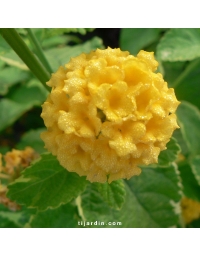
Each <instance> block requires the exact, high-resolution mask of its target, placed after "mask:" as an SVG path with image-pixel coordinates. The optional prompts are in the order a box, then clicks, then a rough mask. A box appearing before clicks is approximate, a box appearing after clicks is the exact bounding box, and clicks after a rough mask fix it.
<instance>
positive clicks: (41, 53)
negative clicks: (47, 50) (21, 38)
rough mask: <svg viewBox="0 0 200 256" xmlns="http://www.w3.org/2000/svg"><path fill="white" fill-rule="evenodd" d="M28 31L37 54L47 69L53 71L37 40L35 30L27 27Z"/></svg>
mask: <svg viewBox="0 0 200 256" xmlns="http://www.w3.org/2000/svg"><path fill="white" fill-rule="evenodd" d="M26 30H27V32H28V35H29V37H30V39H31V42H32V43H33V45H34V46H35V50H36V53H37V56H38V58H39V59H40V61H41V62H42V64H43V65H44V66H45V67H46V69H47V70H48V71H49V72H50V73H52V72H53V71H52V69H51V67H50V65H49V62H48V61H47V59H46V57H45V55H44V52H43V50H42V48H41V46H40V44H39V42H38V40H37V38H36V37H35V35H34V33H33V31H32V30H31V29H30V28H26Z"/></svg>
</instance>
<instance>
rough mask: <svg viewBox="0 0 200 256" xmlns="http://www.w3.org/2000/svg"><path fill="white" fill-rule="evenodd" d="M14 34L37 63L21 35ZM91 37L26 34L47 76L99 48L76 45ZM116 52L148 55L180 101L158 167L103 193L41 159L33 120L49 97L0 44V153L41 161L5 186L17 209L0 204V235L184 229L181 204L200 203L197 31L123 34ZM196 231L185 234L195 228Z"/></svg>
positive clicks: (103, 187) (96, 43)
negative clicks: (11, 231)
mask: <svg viewBox="0 0 200 256" xmlns="http://www.w3.org/2000/svg"><path fill="white" fill-rule="evenodd" d="M2 30H3V29H1V32H2ZM16 30H17V32H18V33H19V34H20V36H21V38H22V39H23V41H24V42H25V44H26V45H27V46H28V48H29V49H30V50H31V52H33V53H34V56H37V58H39V59H40V53H39V52H38V50H37V47H35V45H34V44H33V40H32V39H31V37H30V34H29V33H28V32H27V30H26V29H16ZM94 31H95V29H84V28H77V29H72V28H66V29H63V28H62V29H44V28H43V29H42V28H38V29H32V31H31V32H32V33H33V34H34V35H35V37H36V39H37V41H38V42H39V45H40V47H41V49H42V52H43V54H44V56H45V58H46V60H47V62H48V64H49V70H53V71H56V70H57V69H58V67H59V66H60V65H64V64H65V63H67V62H68V61H69V59H70V57H74V56H77V55H79V54H80V53H82V52H86V53H88V52H90V51H91V50H93V49H96V48H101V49H104V48H105V45H104V43H103V40H102V39H101V38H100V37H97V36H92V37H90V39H88V40H83V38H84V36H85V35H89V34H91V33H93V32H94ZM2 35H3V33H2ZM119 47H120V48H121V49H122V50H128V51H129V52H130V53H131V54H133V55H136V54H137V53H138V51H139V50H140V49H143V50H147V51H154V53H155V56H156V59H157V60H158V61H159V63H160V66H159V70H158V72H161V73H162V74H163V76H164V79H165V80H166V81H167V82H168V86H169V87H173V88H174V89H175V93H176V96H177V99H178V100H179V101H181V104H180V106H179V107H178V110H177V116H178V123H179V126H180V129H179V130H176V131H175V132H174V134H173V138H172V139H171V141H170V142H169V143H168V144H167V150H165V151H162V153H161V154H160V156H159V162H158V164H156V165H150V166H148V167H142V174H141V175H140V176H138V177H132V178H131V179H130V180H128V181H127V180H118V181H114V182H112V183H111V184H110V185H109V184H107V183H106V184H99V183H92V184H91V183H90V182H88V181H86V180H85V178H84V177H81V178H80V177H79V176H78V175H76V174H74V173H69V172H67V171H66V170H65V169H64V168H63V167H61V166H60V165H59V163H58V161H57V159H56V158H55V157H53V156H52V155H51V154H49V153H47V152H45V150H44V145H43V142H42V141H41V139H40V133H41V131H43V130H44V129H45V127H44V124H43V122H42V120H41V118H40V113H41V104H42V103H43V102H44V101H45V99H46V97H47V95H48V90H47V89H46V88H45V87H44V86H43V85H42V83H41V82H40V81H39V80H38V79H37V78H36V77H35V76H34V75H33V74H32V72H30V70H29V68H28V67H27V65H26V63H25V62H24V61H22V60H21V59H20V58H19V57H18V55H17V54H16V53H15V51H14V50H13V49H12V48H11V47H10V46H9V44H8V43H7V42H6V40H5V39H4V38H3V36H0V139H1V141H0V152H1V153H5V152H7V151H9V150H11V149H12V148H16V149H24V148H25V147H26V146H31V147H32V148H34V149H35V150H36V151H37V152H38V153H39V154H41V157H40V159H39V160H37V161H35V162H34V163H33V164H32V165H31V166H30V167H28V168H27V169H26V170H24V171H23V172H22V173H21V176H20V177H19V178H18V179H17V180H15V182H13V183H12V184H10V185H9V191H8V193H7V196H8V197H9V198H10V199H11V200H13V201H16V202H17V203H18V204H19V205H21V206H22V207H21V210H19V211H16V212H12V211H10V210H9V209H7V208H6V207H5V206H3V205H1V204H0V227H1V228H10V227H15V228H23V227H32V228H37V227H43V228H54V227H57V228H85V227H90V228H94V227H101V228H110V227H111V228H114V227H117V228H119V227H120V228H143V227H145V228H153V227H154V228H157V227H161V228H166V227H179V228H183V227H187V225H185V223H184V221H183V218H182V209H181V199H182V197H184V196H186V197H188V198H191V199H193V200H196V201H199V202H200V132H199V127H200V112H199V109H200V99H199V97H200V29H192V28H184V29H182V28H180V29H175V28H172V29H160V28H159V29H158V28H148V29H146V28H138V29H137V28H127V29H126V28H123V29H121V30H120V35H119ZM40 60H41V59H40ZM44 66H45V65H44ZM48 74H49V73H48ZM180 156H181V157H180ZM3 182H4V181H3V180H2V183H3ZM91 222H93V223H94V222H95V225H94V224H93V225H92V224H91ZM102 222H104V225H101V223H102ZM117 222H118V223H120V225H118V224H117ZM81 223H82V224H83V223H85V224H86V225H85V226H84V225H80V224H81ZM199 223H200V220H199V221H198V220H197V221H194V222H193V223H192V224H190V225H189V226H190V227H191V226H192V227H200V226H199Z"/></svg>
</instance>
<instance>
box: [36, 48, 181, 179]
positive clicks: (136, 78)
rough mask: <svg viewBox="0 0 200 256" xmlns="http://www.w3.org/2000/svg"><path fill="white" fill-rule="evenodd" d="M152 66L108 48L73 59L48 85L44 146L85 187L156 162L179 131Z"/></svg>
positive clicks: (148, 56) (172, 100)
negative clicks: (84, 179)
mask: <svg viewBox="0 0 200 256" xmlns="http://www.w3.org/2000/svg"><path fill="white" fill-rule="evenodd" d="M157 66H158V63H157V61H156V60H155V59H154V54H153V52H145V51H140V52H139V53H138V55H137V57H134V56H132V55H130V54H129V52H127V51H121V50H120V49H111V48H107V49H105V50H100V49H97V50H96V51H92V52H90V53H89V54H85V53H83V54H81V55H80V56H78V57H75V58H72V59H71V60H70V62H69V63H68V64H66V65H65V68H64V67H62V66H61V67H60V68H59V69H58V71H57V72H56V73H54V74H52V77H51V79H50V81H49V82H48V83H47V85H48V86H50V87H52V90H51V93H50V95H49V96H48V98H47V100H46V101H45V103H44V104H43V106H42V108H43V110H42V114H41V116H42V118H43V119H44V123H45V125H46V127H47V131H46V132H44V133H42V134H41V138H42V139H43V141H44V142H45V147H46V148H47V149H48V150H49V151H50V152H51V153H52V154H53V155H56V156H57V158H58V160H59V162H60V164H61V165H62V166H64V167H65V168H66V169H67V170H68V171H70V172H76V173H78V174H79V175H80V176H87V179H88V180H89V181H91V182H102V183H103V182H105V181H107V180H108V182H109V183H110V182H112V181H113V180H117V179H121V178H126V179H129V178H131V177H132V176H133V175H139V174H140V172H141V169H140V168H139V167H138V165H140V164H145V165H148V164H151V163H156V162H157V160H158V155H159V153H160V151H161V150H164V149H166V143H167V142H168V141H169V140H170V137H171V136H172V133H173V131H174V130H175V129H176V128H178V125H177V122H176V115H175V114H174V112H175V110H176V108H177V106H178V105H179V102H178V101H177V99H176V97H175V94H174V90H173V89H172V88H170V89H169V88H168V87H167V83H166V82H165V81H164V80H163V77H162V75H161V74H160V73H157V74H156V73H155V72H154V71H155V70H156V68H157Z"/></svg>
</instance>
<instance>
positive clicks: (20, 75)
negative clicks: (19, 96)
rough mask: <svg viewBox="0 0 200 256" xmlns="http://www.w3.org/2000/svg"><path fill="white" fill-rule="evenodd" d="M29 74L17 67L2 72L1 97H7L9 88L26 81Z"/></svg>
mask: <svg viewBox="0 0 200 256" xmlns="http://www.w3.org/2000/svg"><path fill="white" fill-rule="evenodd" d="M28 77H29V73H28V72H26V71H22V70H20V69H18V68H15V67H7V68H4V69H3V70H1V72H0V95H5V94H6V93H7V92H8V90H9V88H10V87H11V86H12V85H14V84H17V83H19V82H21V81H24V80H26V79H27V78H28Z"/></svg>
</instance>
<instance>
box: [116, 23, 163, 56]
mask: <svg viewBox="0 0 200 256" xmlns="http://www.w3.org/2000/svg"><path fill="white" fill-rule="evenodd" d="M159 34H160V29H159V28H123V29H122V30H121V33H120V47H121V49H122V50H124V51H129V52H130V53H131V54H134V55H135V54H137V53H138V52H139V51H140V50H142V49H144V47H146V46H148V45H149V44H151V43H153V42H154V41H156V40H157V39H158V38H159Z"/></svg>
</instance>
